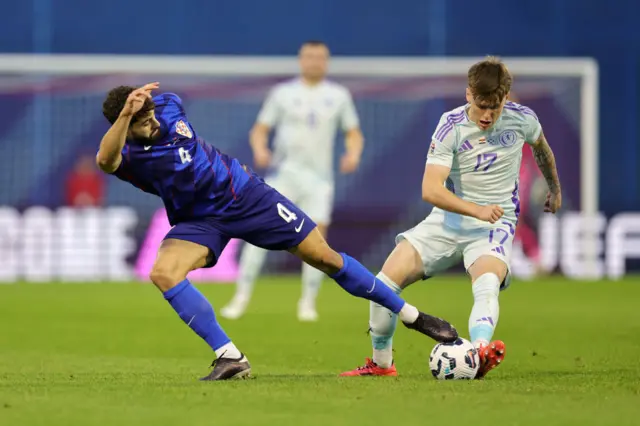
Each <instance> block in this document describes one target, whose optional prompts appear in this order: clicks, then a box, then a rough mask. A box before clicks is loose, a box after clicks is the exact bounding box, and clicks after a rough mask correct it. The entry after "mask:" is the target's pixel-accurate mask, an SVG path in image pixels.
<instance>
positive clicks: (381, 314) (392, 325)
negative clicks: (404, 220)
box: [340, 241, 424, 377]
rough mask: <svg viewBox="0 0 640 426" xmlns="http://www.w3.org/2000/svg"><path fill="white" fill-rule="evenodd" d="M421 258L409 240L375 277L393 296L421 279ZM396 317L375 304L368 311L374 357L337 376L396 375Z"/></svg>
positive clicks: (393, 253) (399, 245) (422, 269)
mask: <svg viewBox="0 0 640 426" xmlns="http://www.w3.org/2000/svg"><path fill="white" fill-rule="evenodd" d="M423 271H424V267H423V264H422V259H421V258H420V255H419V254H418V252H417V251H416V250H415V249H414V248H413V246H412V245H411V244H410V243H409V242H408V241H402V242H400V243H399V244H398V245H397V246H396V248H395V249H394V250H393V252H391V254H390V255H389V257H388V258H387V260H386V262H385V264H384V266H383V267H382V271H381V272H380V273H379V274H378V275H377V278H378V279H379V280H380V281H381V282H383V283H384V284H385V285H386V286H387V287H389V288H390V289H391V290H393V291H394V292H395V293H396V294H400V292H401V291H402V288H404V287H406V286H408V285H409V284H411V283H413V282H415V281H417V280H419V279H420V278H422V276H423V274H424V272H423ZM397 318H398V316H397V315H396V314H394V313H393V312H391V311H390V310H388V309H387V308H385V307H384V306H381V305H379V304H377V303H374V302H371V304H370V308H369V334H370V335H371V345H372V347H373V357H372V358H367V359H366V362H365V365H363V366H361V367H358V368H356V369H354V370H351V371H345V372H344V373H342V374H340V376H343V377H353V376H397V375H398V372H397V370H396V366H395V365H394V362H393V335H394V333H395V330H396V323H397Z"/></svg>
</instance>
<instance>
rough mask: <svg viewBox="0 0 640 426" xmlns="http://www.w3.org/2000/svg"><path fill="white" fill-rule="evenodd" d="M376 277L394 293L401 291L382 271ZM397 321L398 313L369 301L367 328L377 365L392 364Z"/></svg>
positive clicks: (384, 366) (388, 365) (385, 366)
mask: <svg viewBox="0 0 640 426" xmlns="http://www.w3.org/2000/svg"><path fill="white" fill-rule="evenodd" d="M377 278H378V279H379V280H380V281H382V282H383V283H384V284H385V285H386V286H387V287H389V288H390V289H391V290H393V292H394V293H396V294H400V292H401V291H402V289H401V288H400V287H398V286H397V285H396V283H394V282H393V281H392V280H391V279H390V278H389V277H387V276H386V275H385V274H383V273H382V272H380V273H379V274H378V276H377ZM397 323H398V315H396V314H394V313H393V312H391V311H390V310H388V309H387V308H385V307H383V306H381V305H379V304H377V303H375V302H370V306H369V330H370V334H371V344H372V346H373V362H375V363H376V364H377V365H378V366H379V367H382V368H389V367H391V365H392V364H393V334H394V333H395V331H396V324H397Z"/></svg>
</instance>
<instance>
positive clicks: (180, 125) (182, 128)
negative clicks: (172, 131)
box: [176, 120, 193, 139]
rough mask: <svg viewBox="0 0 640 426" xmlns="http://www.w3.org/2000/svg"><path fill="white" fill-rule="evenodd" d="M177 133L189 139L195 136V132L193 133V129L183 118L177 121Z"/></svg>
mask: <svg viewBox="0 0 640 426" xmlns="http://www.w3.org/2000/svg"><path fill="white" fill-rule="evenodd" d="M176 133H177V134H179V135H182V136H184V137H186V138H189V139H191V138H192V137H193V133H191V129H190V128H189V126H188V125H187V123H185V122H184V121H182V120H180V121H178V122H177V123H176Z"/></svg>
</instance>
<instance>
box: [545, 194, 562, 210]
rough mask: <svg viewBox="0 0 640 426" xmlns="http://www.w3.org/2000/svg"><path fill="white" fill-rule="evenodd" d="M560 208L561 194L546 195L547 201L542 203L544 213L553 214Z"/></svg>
mask: <svg viewBox="0 0 640 426" xmlns="http://www.w3.org/2000/svg"><path fill="white" fill-rule="evenodd" d="M560 207H562V194H561V193H559V192H558V193H557V194H555V193H553V192H548V193H547V201H545V203H544V211H545V212H546V213H555V212H557V211H558V210H560Z"/></svg>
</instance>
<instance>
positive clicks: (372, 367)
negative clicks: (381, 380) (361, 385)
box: [340, 358, 398, 377]
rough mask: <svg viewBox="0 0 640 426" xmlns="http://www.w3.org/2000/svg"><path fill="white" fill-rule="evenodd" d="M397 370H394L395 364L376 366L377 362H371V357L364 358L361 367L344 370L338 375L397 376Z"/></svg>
mask: <svg viewBox="0 0 640 426" xmlns="http://www.w3.org/2000/svg"><path fill="white" fill-rule="evenodd" d="M397 375H398V370H396V366H395V364H391V367H389V368H382V367H378V364H376V363H375V362H373V360H372V359H371V358H367V359H366V364H365V365H363V366H362V367H358V368H356V369H355V370H351V371H345V372H344V373H342V374H340V377H353V376H397Z"/></svg>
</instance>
